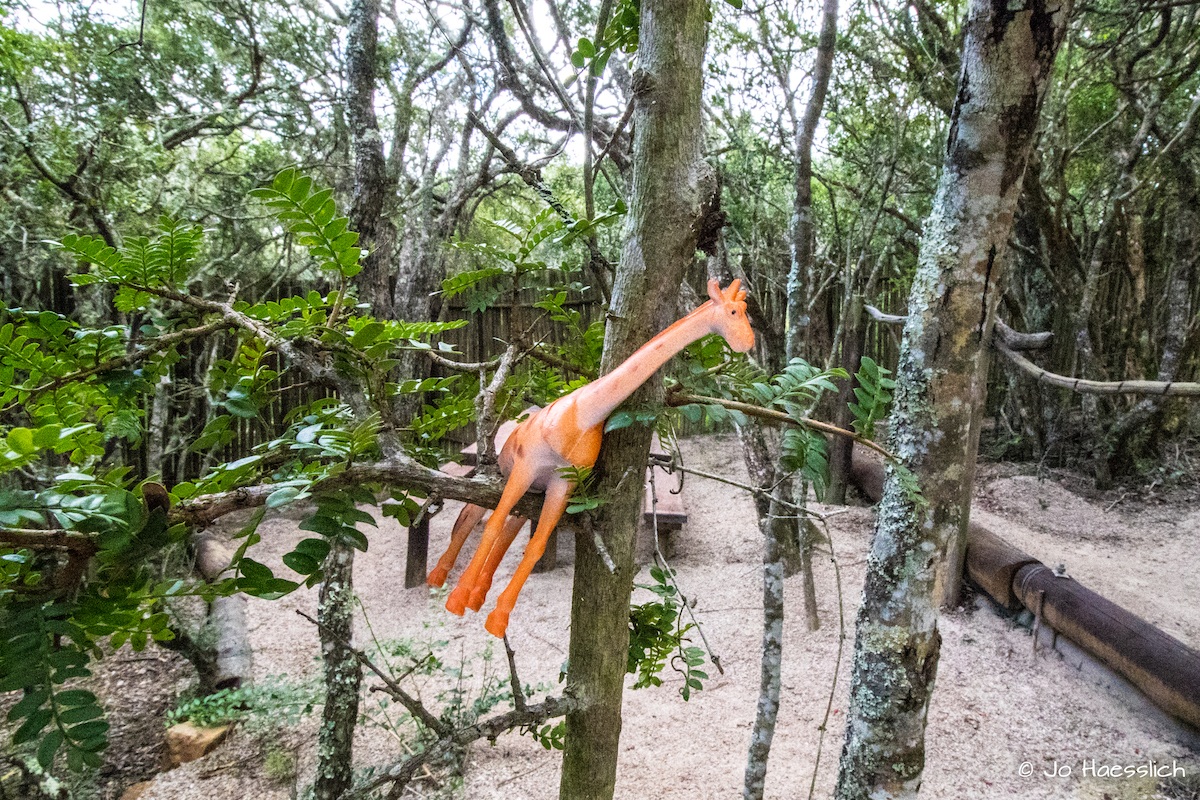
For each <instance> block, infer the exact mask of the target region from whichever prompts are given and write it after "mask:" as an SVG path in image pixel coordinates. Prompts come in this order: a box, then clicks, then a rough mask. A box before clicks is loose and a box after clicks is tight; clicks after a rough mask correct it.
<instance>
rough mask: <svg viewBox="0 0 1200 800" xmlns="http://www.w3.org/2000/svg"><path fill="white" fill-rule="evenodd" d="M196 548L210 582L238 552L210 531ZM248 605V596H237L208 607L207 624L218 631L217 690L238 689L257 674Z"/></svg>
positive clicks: (214, 683) (214, 676)
mask: <svg viewBox="0 0 1200 800" xmlns="http://www.w3.org/2000/svg"><path fill="white" fill-rule="evenodd" d="M192 547H193V549H194V550H195V553H196V571H197V572H199V573H200V574H201V575H202V576H203V577H204V579H205V580H206V581H214V580H216V579H217V577H218V576H219V575H220V574H221V573H222V572H224V571H225V570H226V569H228V568H229V564H230V562H231V561H232V560H233V555H234V550H233V548H232V547H230V546H229V543H228V542H227V541H225V540H223V539H220V538H218V537H216V536H214V535H213V534H211V533H209V532H207V531H206V532H204V533H200V534H198V535H197V536H196V537H195V539H194V540H193V542H192ZM246 605H247V601H246V597H245V595H241V594H235V595H232V596H230V597H216V598H213V601H212V604H211V605H210V606H209V608H208V619H207V621H206V622H205V625H207V626H209V627H211V628H212V630H214V631H216V637H215V639H216V646H215V648H214V649H215V656H216V657H215V659H214V660H213V674H212V675H211V676H208V681H209V682H210V683H211V685H212V687H213V690H214V691H216V690H219V689H236V688H238V687H240V686H241V685H242V684H243V683H249V681H250V678H251V675H252V674H253V663H252V658H253V656H252V650H251V648H250V632H249V630H248V628H247V625H246ZM203 683H204V680H202V684H203Z"/></svg>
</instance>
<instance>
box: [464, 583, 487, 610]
mask: <svg viewBox="0 0 1200 800" xmlns="http://www.w3.org/2000/svg"><path fill="white" fill-rule="evenodd" d="M486 599H487V589H480V588H475V589H473V590H471V597H470V599H469V600H467V608H469V609H471V610H472V611H478V610H479V609H481V608H483V601H484V600H486Z"/></svg>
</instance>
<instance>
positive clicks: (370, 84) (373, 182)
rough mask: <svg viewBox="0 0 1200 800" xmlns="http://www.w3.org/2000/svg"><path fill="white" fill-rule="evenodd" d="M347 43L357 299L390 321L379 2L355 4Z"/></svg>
mask: <svg viewBox="0 0 1200 800" xmlns="http://www.w3.org/2000/svg"><path fill="white" fill-rule="evenodd" d="M348 28H349V30H348V32H347V40H346V82H347V90H346V111H347V118H348V121H349V123H350V136H351V141H352V143H353V146H354V195H353V198H352V199H351V203H350V228H351V230H355V231H358V233H359V242H358V244H359V246H360V247H362V248H363V250H364V251H366V253H367V255H366V257H365V258H364V259H363V269H362V272H360V273H359V274H358V287H359V292H360V296H361V298H362V299H363V300H365V301H366V302H369V303H370V304H371V313H372V314H374V315H375V317H376V318H377V319H380V320H388V319H391V318H392V292H391V279H392V275H391V266H392V248H393V247H394V245H395V241H396V229H395V226H394V225H393V224H392V222H391V220H390V219H388V217H387V213H386V208H385V205H386V201H387V198H388V197H389V195H395V186H394V183H393V181H392V180H391V179H389V178H388V170H387V161H386V160H385V159H384V157H383V138H382V137H381V136H380V134H379V120H378V119H377V118H376V116H375V80H376V75H375V61H376V56H375V51H376V47H377V44H378V40H379V0H354V2H352V3H351V5H350V15H349V24H348Z"/></svg>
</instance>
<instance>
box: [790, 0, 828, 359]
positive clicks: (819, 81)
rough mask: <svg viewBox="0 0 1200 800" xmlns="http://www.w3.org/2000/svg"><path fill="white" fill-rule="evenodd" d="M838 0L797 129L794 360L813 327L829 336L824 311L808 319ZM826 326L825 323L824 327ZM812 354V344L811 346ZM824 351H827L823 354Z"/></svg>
mask: <svg viewBox="0 0 1200 800" xmlns="http://www.w3.org/2000/svg"><path fill="white" fill-rule="evenodd" d="M837 7H838V4H837V0H825V2H824V8H823V10H822V16H821V38H820V39H819V40H818V42H817V60H816V64H814V65H813V93H812V97H811V98H809V101H808V106H807V107H806V108H805V109H804V118H803V119H802V120H801V122H800V129H799V130H797V131H796V200H795V206H794V208H795V217H794V218H793V220H792V267H791V271H790V272H789V273H788V282H787V294H788V300H787V309H788V314H787V315H788V323H787V324H788V327H787V358H788V360H789V361H791V360H792V359H793V358H798V357H800V356H802V355H804V353H803V351H802V345H803V341H804V337H805V336H806V335H808V334H809V333H810V331H809V330H808V329H809V328H810V327H814V328H817V327H820V328H821V332H819V333H817V334H816V338H817V339H818V340H820V341H827V340H828V339H829V331H828V330H827V329H825V328H826V327H827V326H825V322H824V315H823V314H820V315H815V316H818V317H821V320H820V321H819V324H816V325H814V323H813V321H812V320H810V319H809V316H808V315H809V304H810V302H811V300H812V298H810V297H809V292H810V291H812V290H813V289H814V288H815V287H814V286H813V280H812V273H813V263H812V258H813V231H814V225H813V218H812V145H813V138H814V137H815V136H816V134H817V124H818V123H819V122H820V121H821V112H822V111H823V110H824V108H825V93H826V91H827V90H828V88H829V77H830V75H832V74H833V54H834V46H835V45H836V44H837ZM822 326H824V327H822ZM809 353H810V358H811V357H812V356H811V353H812V348H811V347H810V348H809ZM822 355H824V354H822Z"/></svg>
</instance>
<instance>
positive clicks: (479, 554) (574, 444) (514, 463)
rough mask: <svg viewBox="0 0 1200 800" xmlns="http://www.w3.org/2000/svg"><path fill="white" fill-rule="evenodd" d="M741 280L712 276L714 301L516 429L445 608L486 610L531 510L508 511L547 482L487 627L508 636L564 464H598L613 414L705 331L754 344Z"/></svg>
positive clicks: (475, 512)
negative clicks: (726, 282) (493, 501)
mask: <svg viewBox="0 0 1200 800" xmlns="http://www.w3.org/2000/svg"><path fill="white" fill-rule="evenodd" d="M738 286H739V281H736V280H735V281H734V282H733V283H732V284H730V286H729V288H728V289H724V290H722V289H721V288H720V287H719V286H718V284H717V282H716V281H715V280H712V281H709V282H708V294H709V297H711V298H712V299H711V300H709V301H708V302H706V303H705V304H704V305H702V306H700V307H699V308H697V309H696V310H695V311H693V312H692V313H690V314H688V315H687V316H686V317H684V318H683V319H681V320H679V321H678V322H676V323H675V324H673V325H671V326H670V327H669V328H667V329H666V330H665V331H663V332H662V333H660V334H659V335H658V336H655V337H654V338H653V339H651V340H650V341H649V342H647V343H646V344H644V345H642V347H641V348H639V349H638V350H637V352H635V353H634V354H633V355H631V356H630V357H629V358H628V359H626V361H625V362H624V363H623V364H621V365H620V366H619V367H617V368H616V369H614V370H613V371H612V372H610V373H608V374H607V375H605V376H603V377H601V378H598V379H597V380H594V381H592V382H591V383H589V384H587V385H586V386H581V387H579V388H578V389H576V390H575V391H573V392H571V393H570V394H568V395H565V396H563V397H560V398H558V399H557V400H555V401H554V402H553V403H551V404H550V405H548V406H546V407H545V408H543V409H540V410H537V411H535V412H534V413H533V414H532V416H530V417H529V418H528V419H526V420H525V421H524V422H521V423H519V424H517V425H516V426H515V427H514V428H512V429H511V433H509V435H508V437H507V440H506V441H504V444H503V448H502V449H501V451H500V458H499V464H500V471H501V473H502V474H504V475H505V476H506V477H507V478H508V482H507V483H506V484H505V486H504V494H503V495H502V496H501V497H500V503H499V504H498V505H497V506H496V511H495V512H494V513H493V514H492V516H491V518H490V519H489V520H488V523H487V525H486V526H485V527H484V531H483V539H482V541H480V543H479V548H478V549H477V550H476V551H475V556H474V558H472V559H471V563H470V565H468V566H467V568H466V570H465V571H464V572H463V574H462V576H461V577H460V578H459V580H458V585H457V586H455V587H454V591H452V592H451V593H450V597H449V599H448V600H447V601H446V608H448V609H449V610H450V611H452V612H453V613H455V614H458V615H460V616H461V615H462V614H463V613H464V611H465V610H466V609H468V608H470V609H471V610H472V611H478V610H479V609H480V607H481V606H482V605H483V601H484V598H485V597H486V596H487V592H488V589H489V588H491V583H492V575H493V574H494V573H495V571H496V568H497V567H498V566H499V564H500V560H501V559H502V558H503V557H504V553H505V552H506V551H507V550H508V548H509V546H510V545H511V544H512V541H513V539H514V538H515V537H516V535H517V531H519V530H520V529H521V526H522V525H524V523H525V518H524V517H520V516H514V517H512V518H509V516H508V514H509V512H510V511H511V510H512V508H513V506H514V505H516V503H517V501H518V500H520V499H521V497H522V496H523V495H524V494H525V492H527V491H529V490H530V489H542V490H544V491H545V492H546V499H545V500H544V501H543V503H542V512H541V516H540V517H539V519H538V525H537V530H536V531H535V532H534V534H533V538H532V539H531V540H530V541H529V544H528V546H526V548H525V555H524V557H523V558H522V559H521V564H520V566H519V567H517V572H516V574H515V575H514V576H513V578H512V581H510V582H509V584H508V587H507V588H506V589H505V590H504V592H503V593H502V594H501V595H500V599H499V600H498V601H497V603H496V608H495V610H493V611H492V613H491V614H489V615H488V618H487V623H486V624H485V626H484V627H486V628H487V630H488V632H489V633H491V634H492V635H493V636H496V637H498V638H499V637H503V636H504V631H505V630H506V629H507V628H508V617H509V614H510V613H511V612H512V610H513V606H514V605H515V604H516V602H517V595H518V594H520V592H521V587H523V586H524V585H525V581H526V579H527V578H528V577H529V575H530V573H531V572H532V571H533V566H534V564H536V563H537V560H538V559H539V558H541V557H542V552H543V551H544V550H545V548H546V540H547V539H548V538H549V537H550V533H551V532H552V531H553V530H554V526H555V525H557V524H558V520H559V519H560V518H561V517H562V514H563V511H564V510H565V509H566V507H567V500H568V499H569V498H570V496H571V492H572V491H574V489H575V484H574V482H573V481H571V480H570V479H568V478H567V477H564V476H563V474H562V472H561V470H563V469H564V468H568V467H590V466H592V465H593V464H595V463H596V456H597V455H598V454H599V452H600V439H601V436H602V435H603V432H604V421H605V420H606V419H608V415H609V414H611V413H612V412H613V411H614V410H615V409H616V407H617V406H618V405H620V404H621V403H622V402H623V401H624V400H625V398H627V397H629V395H631V394H632V393H633V391H634V390H635V389H637V388H638V387H639V386H641V385H642V384H643V383H645V382H646V380H647V379H649V378H650V376H651V375H653V374H654V373H655V371H657V370H658V368H659V367H661V366H662V365H663V364H665V363H667V361H668V360H669V359H670V358H671V356H673V355H675V354H676V353H678V352H679V351H680V350H682V349H683V348H684V347H687V346H688V345H689V344H691V343H692V342H694V341H696V340H697V339H699V338H701V337H702V336H705V335H707V334H710V333H716V334H720V335H721V336H723V337H725V340H726V341H727V342H729V346H730V347H732V348H733V349H734V350H736V351H737V352H739V353H744V352H746V351H747V350H749V349H750V348H751V347H753V346H754V331H753V330H751V328H750V321H749V320H748V319H747V318H746V302H745V297H746V293H745V292H744V291H739V290H738ZM501 433H503V430H502V431H501ZM499 438H500V436H498V437H497V439H499ZM482 515H483V510H482V509H480V508H479V507H478V506H467V507H466V508H464V509H463V511H462V513H461V514H460V515H459V519H458V521H457V522H455V525H454V532H453V534H452V535H451V542H450V547H449V549H448V550H447V551H446V555H444V556H442V558H441V559H440V560H439V562H438V566H437V567H436V568H434V570H433V572H431V573H430V575H429V583H430V584H431V585H436V586H440V585H441V583H442V582H443V581H444V580H445V578H446V573H447V572H448V571H449V569H450V567H452V566H453V565H454V560H455V558H456V557H457V555H458V551H459V550H460V549H461V548H462V544H463V540H465V539H466V537H467V534H468V533H470V531H471V528H473V527H474V526H475V524H476V523H477V522H478V521H479V519H480V518H481V517H482Z"/></svg>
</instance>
